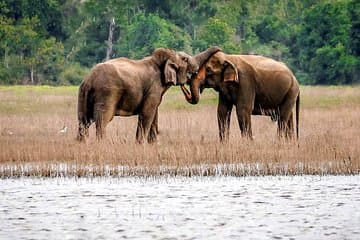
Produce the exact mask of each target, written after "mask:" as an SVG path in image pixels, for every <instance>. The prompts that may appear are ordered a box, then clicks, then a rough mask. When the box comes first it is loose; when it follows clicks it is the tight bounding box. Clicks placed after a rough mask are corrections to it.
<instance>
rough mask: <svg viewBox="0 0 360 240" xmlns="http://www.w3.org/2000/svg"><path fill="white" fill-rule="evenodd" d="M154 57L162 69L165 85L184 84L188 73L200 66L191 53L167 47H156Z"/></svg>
mask: <svg viewBox="0 0 360 240" xmlns="http://www.w3.org/2000/svg"><path fill="white" fill-rule="evenodd" d="M152 59H153V60H154V62H155V63H156V64H157V65H158V66H159V68H160V69H162V76H163V77H162V78H163V83H164V84H165V85H184V84H185V83H186V82H187V81H188V77H187V74H188V73H189V72H191V73H194V72H196V71H197V69H198V68H199V65H198V64H197V63H196V62H195V61H194V60H193V59H192V57H191V56H190V55H188V54H186V53H184V52H176V51H173V50H170V49H165V48H157V49H155V51H154V52H153V54H152Z"/></svg>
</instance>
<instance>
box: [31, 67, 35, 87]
mask: <svg viewBox="0 0 360 240" xmlns="http://www.w3.org/2000/svg"><path fill="white" fill-rule="evenodd" d="M30 82H31V85H34V67H33V66H30Z"/></svg>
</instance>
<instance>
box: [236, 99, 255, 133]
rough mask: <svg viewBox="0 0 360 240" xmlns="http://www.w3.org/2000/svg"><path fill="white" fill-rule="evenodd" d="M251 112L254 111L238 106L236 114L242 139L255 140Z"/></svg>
mask: <svg viewBox="0 0 360 240" xmlns="http://www.w3.org/2000/svg"><path fill="white" fill-rule="evenodd" d="M251 112H252V110H250V109H247V108H245V107H241V106H236V114H237V118H238V122H239V127H240V131H241V136H242V137H247V138H249V139H251V140H252V139H253V137H252V129H251Z"/></svg>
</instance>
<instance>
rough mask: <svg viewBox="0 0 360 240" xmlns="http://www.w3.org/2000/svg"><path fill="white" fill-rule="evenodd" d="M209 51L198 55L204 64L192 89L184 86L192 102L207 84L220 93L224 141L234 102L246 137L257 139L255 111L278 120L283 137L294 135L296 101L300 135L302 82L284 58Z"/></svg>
mask: <svg viewBox="0 0 360 240" xmlns="http://www.w3.org/2000/svg"><path fill="white" fill-rule="evenodd" d="M206 52H207V50H206V51H204V52H202V53H200V54H198V55H196V56H194V60H196V61H198V62H199V63H200V65H199V66H200V68H199V71H198V73H196V74H193V76H192V77H191V80H190V81H189V82H188V83H189V84H190V92H189V90H187V89H186V87H185V86H184V85H182V86H181V89H182V91H183V93H184V95H185V98H186V100H187V101H188V102H189V103H191V104H197V103H198V102H199V98H200V93H202V91H203V90H204V88H213V89H214V90H215V91H217V92H218V93H219V100H218V106H217V117H218V128H219V138H220V141H221V142H223V141H227V140H228V138H229V126H230V117H231V111H232V108H233V106H234V105H235V107H236V113H237V119H238V123H239V127H240V130H241V135H242V136H243V137H247V138H250V139H253V136H252V129H251V115H266V116H270V117H271V119H272V120H273V121H277V122H278V130H277V133H278V136H279V138H282V137H285V138H286V139H292V138H293V135H294V125H293V112H292V109H293V107H294V105H295V104H296V137H297V139H298V138H299V109H300V90H299V83H298V81H297V80H296V78H295V76H294V74H293V73H292V72H291V70H290V69H289V68H288V67H287V66H286V65H285V64H284V63H283V62H279V61H276V60H273V59H271V58H267V57H263V56H259V55H229V54H226V53H224V52H223V51H217V52H215V53H214V54H212V55H211V56H210V57H208V56H207V55H206V54H204V53H206ZM205 57H208V58H206V59H204V58H205ZM201 63H202V64H201Z"/></svg>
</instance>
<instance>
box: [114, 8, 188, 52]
mask: <svg viewBox="0 0 360 240" xmlns="http://www.w3.org/2000/svg"><path fill="white" fill-rule="evenodd" d="M190 39H191V38H190V36H189V35H188V34H187V33H185V32H184V31H183V30H182V29H180V28H179V27H177V26H176V25H174V24H172V23H170V22H168V21H166V20H164V19H162V18H160V17H159V16H158V15H155V14H144V13H140V14H138V15H135V16H134V17H133V18H132V23H131V24H130V25H129V26H128V28H127V33H126V35H125V36H124V39H123V41H121V42H119V43H118V44H117V51H118V54H119V55H120V56H128V57H130V58H142V57H144V56H148V55H149V54H151V53H152V51H153V50H154V49H155V48H159V47H165V48H172V49H175V50H185V51H189V50H190V51H191V49H190Z"/></svg>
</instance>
